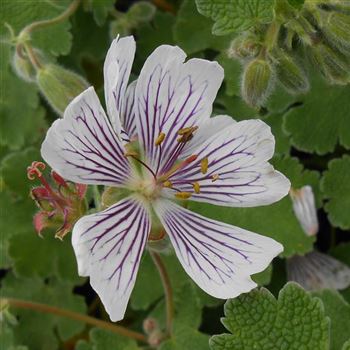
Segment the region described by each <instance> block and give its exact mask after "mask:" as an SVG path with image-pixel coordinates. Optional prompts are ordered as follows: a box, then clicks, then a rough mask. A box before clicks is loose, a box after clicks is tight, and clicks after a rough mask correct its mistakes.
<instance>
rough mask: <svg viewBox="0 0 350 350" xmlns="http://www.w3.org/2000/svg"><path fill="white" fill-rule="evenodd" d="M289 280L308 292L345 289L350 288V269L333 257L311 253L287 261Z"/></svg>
mask: <svg viewBox="0 0 350 350" xmlns="http://www.w3.org/2000/svg"><path fill="white" fill-rule="evenodd" d="M287 275H288V280H290V281H295V282H297V283H299V284H300V285H301V286H302V287H303V288H305V289H306V290H319V289H327V288H330V289H345V288H347V287H349V286H350V267H349V266H347V265H345V264H343V263H342V262H340V261H339V260H337V259H334V258H333V257H331V256H329V255H327V254H323V253H319V252H315V251H314V252H311V253H308V254H306V255H305V256H299V255H296V256H293V257H292V258H290V259H288V260H287Z"/></svg>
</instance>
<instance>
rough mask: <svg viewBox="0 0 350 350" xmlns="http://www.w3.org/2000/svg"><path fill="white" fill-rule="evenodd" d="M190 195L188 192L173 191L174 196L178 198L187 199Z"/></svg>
mask: <svg viewBox="0 0 350 350" xmlns="http://www.w3.org/2000/svg"><path fill="white" fill-rule="evenodd" d="M191 196H192V195H191V193H190V192H177V193H175V197H176V198H178V199H188V198H190V197H191Z"/></svg>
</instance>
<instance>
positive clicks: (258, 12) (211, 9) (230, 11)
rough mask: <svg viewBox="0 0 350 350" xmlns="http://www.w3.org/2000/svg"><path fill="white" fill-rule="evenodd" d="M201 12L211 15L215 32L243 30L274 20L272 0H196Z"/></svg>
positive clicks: (223, 32)
mask: <svg viewBox="0 0 350 350" xmlns="http://www.w3.org/2000/svg"><path fill="white" fill-rule="evenodd" d="M196 4H197V8H198V11H199V13H201V14H202V15H204V16H207V17H211V18H212V19H213V20H214V21H215V24H214V26H213V34H215V35H224V34H228V33H232V32H238V33H239V32H243V31H245V30H248V29H249V28H251V27H253V26H254V25H257V24H259V23H269V22H270V21H271V20H272V10H273V5H274V1H272V0H196Z"/></svg>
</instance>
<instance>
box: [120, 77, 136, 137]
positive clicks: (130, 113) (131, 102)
mask: <svg viewBox="0 0 350 350" xmlns="http://www.w3.org/2000/svg"><path fill="white" fill-rule="evenodd" d="M136 83H137V81H136V80H135V81H133V82H132V83H131V84H129V86H128V88H127V90H126V93H125V98H124V103H123V108H122V113H121V122H122V125H123V129H124V130H125V132H126V134H127V137H128V139H129V141H130V140H134V139H136V137H137V132H136V120H135V110H134V106H135V88H136Z"/></svg>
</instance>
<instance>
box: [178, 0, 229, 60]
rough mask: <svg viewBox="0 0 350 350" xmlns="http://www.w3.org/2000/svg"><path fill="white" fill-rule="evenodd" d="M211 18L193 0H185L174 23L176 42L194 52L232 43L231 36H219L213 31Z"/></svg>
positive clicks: (220, 48) (219, 47)
mask: <svg viewBox="0 0 350 350" xmlns="http://www.w3.org/2000/svg"><path fill="white" fill-rule="evenodd" d="M211 24H212V22H211V20H210V19H207V18H205V17H203V16H201V15H200V14H199V13H198V12H197V9H196V4H195V2H194V1H193V0H185V1H183V3H182V4H181V6H180V9H179V11H178V12H177V16H176V22H175V25H174V38H175V42H176V43H177V44H178V45H179V46H180V47H181V48H182V49H184V50H185V51H186V53H187V54H192V53H194V52H198V51H201V50H205V49H208V48H211V49H216V50H223V49H226V48H227V47H228V45H229V43H230V40H231V37H230V36H227V37H223V38H218V37H216V36H214V35H213V34H212V33H211Z"/></svg>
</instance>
